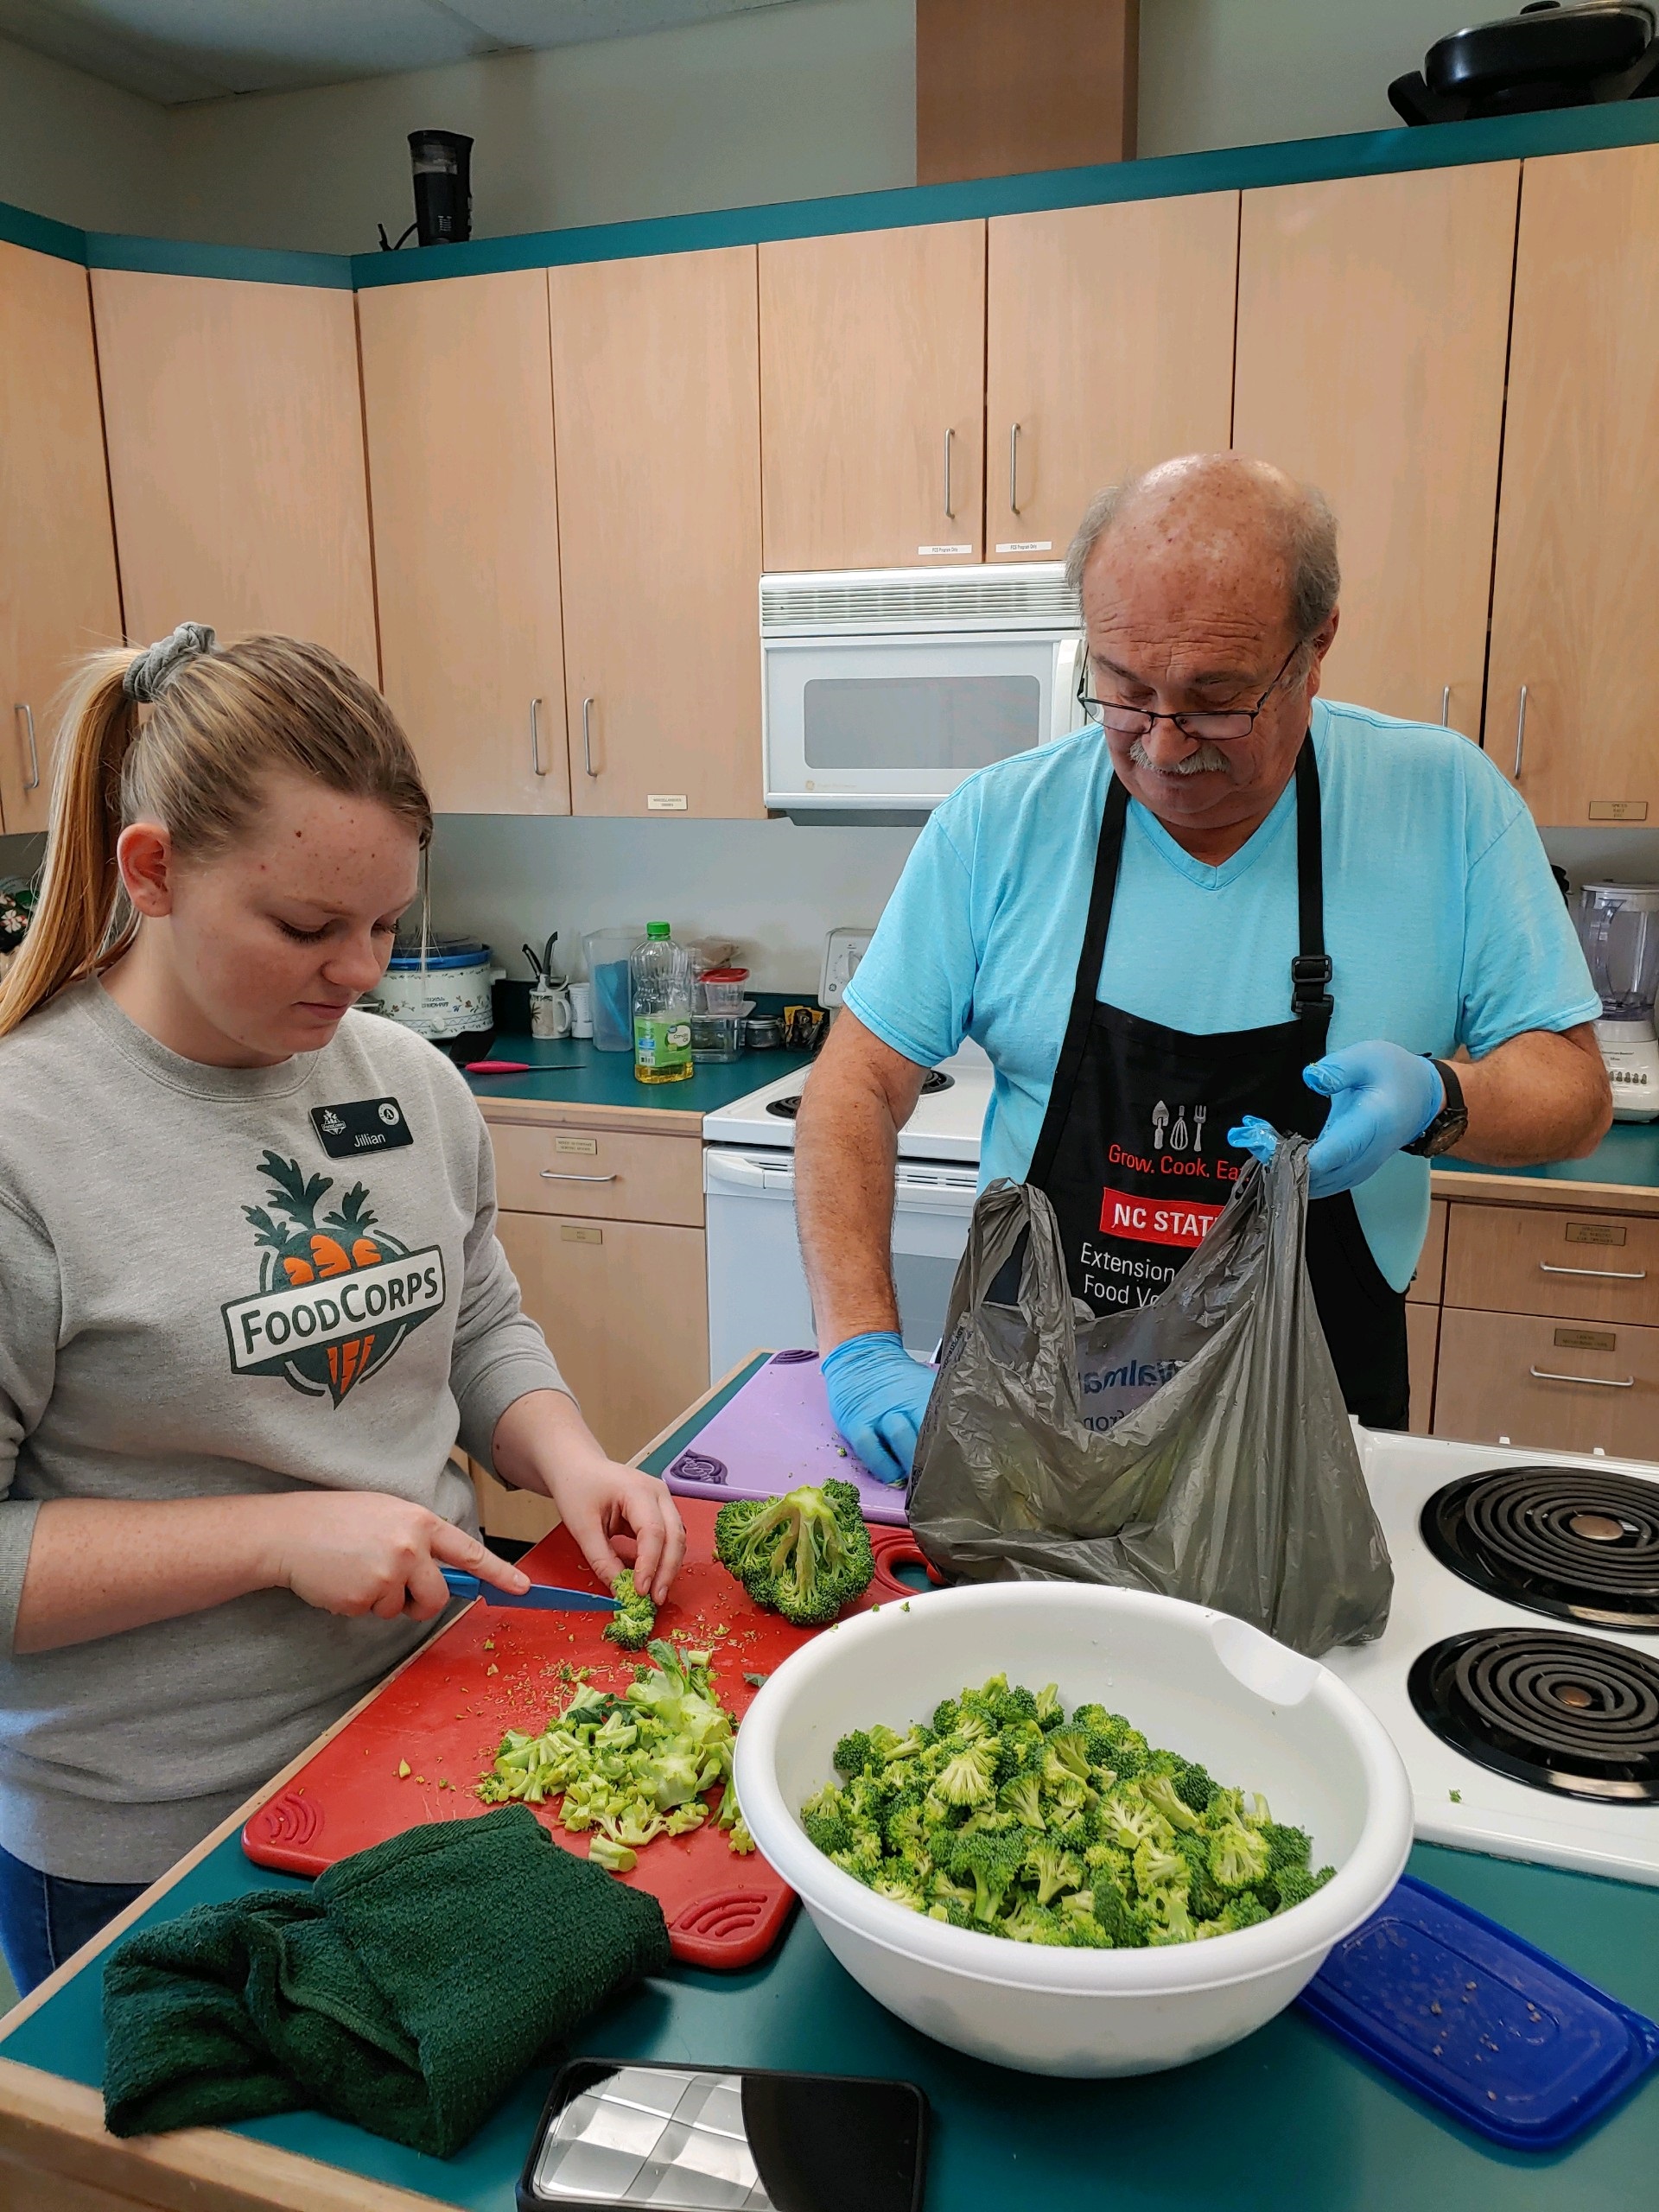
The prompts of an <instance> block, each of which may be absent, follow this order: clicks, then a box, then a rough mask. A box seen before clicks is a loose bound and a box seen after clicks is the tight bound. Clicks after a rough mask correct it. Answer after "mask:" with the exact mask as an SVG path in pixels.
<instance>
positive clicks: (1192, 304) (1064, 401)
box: [985, 192, 1238, 561]
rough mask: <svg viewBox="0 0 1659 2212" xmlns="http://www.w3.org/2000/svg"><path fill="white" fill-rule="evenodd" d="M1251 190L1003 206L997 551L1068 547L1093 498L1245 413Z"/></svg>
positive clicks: (993, 479) (994, 274) (996, 305)
mask: <svg viewBox="0 0 1659 2212" xmlns="http://www.w3.org/2000/svg"><path fill="white" fill-rule="evenodd" d="M1237 257H1238V194H1236V192H1213V193H1201V194H1193V195H1192V196H1191V197H1189V198H1185V199H1179V200H1130V201H1124V202H1122V204H1120V205H1118V206H1116V207H1066V208H1061V209H1058V210H1056V211H1054V212H1053V213H1043V214H1033V215H999V216H996V217H995V218H994V219H993V220H992V222H991V224H990V226H989V248H988V270H987V279H986V384H987V401H986V440H987V451H986V470H985V493H986V497H985V519H986V546H985V552H986V557H987V558H988V560H992V561H1007V560H1020V559H1028V560H1041V561H1046V560H1058V559H1060V558H1062V557H1063V556H1064V555H1065V550H1066V547H1067V546H1068V544H1069V543H1071V536H1072V533H1073V532H1074V531H1075V530H1076V529H1077V524H1078V522H1079V521H1080V519H1081V518H1082V515H1083V511H1084V507H1086V506H1087V505H1088V504H1089V501H1090V499H1092V498H1093V496H1094V494H1095V493H1096V492H1098V491H1099V490H1101V488H1102V487H1103V486H1105V485H1107V484H1109V483H1111V482H1113V481H1114V480H1116V478H1118V477H1120V476H1123V475H1126V474H1128V472H1129V471H1130V470H1132V469H1136V468H1145V467H1150V465H1151V464H1152V463H1153V462H1154V461H1166V460H1168V459H1169V458H1170V457H1171V456H1172V455H1173V454H1183V453H1207V452H1215V451H1217V450H1219V449H1221V448H1224V447H1225V446H1226V445H1227V443H1228V439H1229V434H1230V431H1229V426H1230V423H1231V420H1232V358H1233V298H1234V291H1235V285H1236V274H1237Z"/></svg>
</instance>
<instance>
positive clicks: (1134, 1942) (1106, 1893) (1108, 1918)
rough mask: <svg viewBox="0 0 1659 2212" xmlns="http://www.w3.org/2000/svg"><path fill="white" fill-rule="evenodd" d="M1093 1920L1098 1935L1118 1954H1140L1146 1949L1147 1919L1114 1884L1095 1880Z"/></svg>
mask: <svg viewBox="0 0 1659 2212" xmlns="http://www.w3.org/2000/svg"><path fill="white" fill-rule="evenodd" d="M1094 1895H1095V1919H1096V1922H1097V1923H1098V1924H1099V1927H1100V1930H1101V1933H1102V1934H1103V1936H1108V1937H1109V1939H1110V1941H1111V1942H1112V1945H1113V1947H1114V1948H1116V1949H1117V1950H1120V1951H1141V1950H1144V1949H1145V1948H1146V1946H1147V1916H1146V1914H1145V1913H1144V1912H1143V1911H1142V1910H1141V1909H1140V1908H1139V1907H1138V1906H1136V1905H1134V1904H1130V1902H1129V1899H1128V1896H1127V1895H1126V1894H1125V1892H1124V1891H1122V1889H1120V1888H1119V1886H1118V1885H1117V1884H1116V1882H1109V1881H1104V1880H1101V1879H1098V1878H1097V1879H1096V1883H1095V1885H1094Z"/></svg>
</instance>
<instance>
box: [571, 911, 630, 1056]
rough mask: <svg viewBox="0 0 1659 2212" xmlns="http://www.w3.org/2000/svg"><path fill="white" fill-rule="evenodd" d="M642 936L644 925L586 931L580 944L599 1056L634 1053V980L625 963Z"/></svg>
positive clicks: (626, 925) (626, 923) (627, 925)
mask: <svg viewBox="0 0 1659 2212" xmlns="http://www.w3.org/2000/svg"><path fill="white" fill-rule="evenodd" d="M644 935H645V924H644V923H643V922H625V923H623V924H622V925H620V927H619V928H616V929H608V930H589V931H588V934H587V936H586V937H584V938H583V939H582V950H583V952H584V953H585V954H586V956H587V960H588V977H589V980H590V981H591V982H592V984H593V991H594V1045H595V1046H597V1048H598V1049H599V1051H601V1052H632V1050H633V979H632V975H631V974H630V972H629V969H628V961H629V957H630V956H631V955H632V951H633V948H634V946H635V945H636V944H639V940H640V938H642V937H644Z"/></svg>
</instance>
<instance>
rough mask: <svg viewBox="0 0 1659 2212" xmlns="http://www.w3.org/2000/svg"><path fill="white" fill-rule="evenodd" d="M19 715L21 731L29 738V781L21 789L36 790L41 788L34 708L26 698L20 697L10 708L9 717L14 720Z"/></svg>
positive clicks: (39, 757)
mask: <svg viewBox="0 0 1659 2212" xmlns="http://www.w3.org/2000/svg"><path fill="white" fill-rule="evenodd" d="M18 715H22V718H23V731H24V734H25V735H26V736H27V737H28V739H29V781H28V782H27V783H26V784H25V785H23V789H24V790H25V791H39V789H40V788H41V756H40V753H39V752H38V751H37V750H36V749H35V709H34V708H33V707H31V706H30V705H29V702H28V701H27V700H26V699H20V700H19V701H18V702H17V704H16V706H15V707H14V708H13V709H12V710H11V718H12V720H13V721H16V719H17V717H18Z"/></svg>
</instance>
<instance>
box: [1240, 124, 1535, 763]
mask: <svg viewBox="0 0 1659 2212" xmlns="http://www.w3.org/2000/svg"><path fill="white" fill-rule="evenodd" d="M1518 179H1519V164H1518V163H1516V162H1492V163H1490V164H1483V165H1481V166H1478V167H1471V168H1450V169H1431V170H1418V171H1416V172H1414V173H1410V174H1407V175H1398V176H1376V177H1351V178H1342V179H1338V180H1337V181H1332V182H1325V183H1319V184H1298V185H1284V186H1276V187H1274V188H1270V189H1267V190H1262V191H1259V192H1246V193H1245V194H1244V195H1243V212H1242V216H1241V224H1240V232H1239V257H1238V353H1237V370H1236V397H1235V406H1234V414H1233V435H1232V442H1233V444H1234V445H1235V446H1236V448H1238V450H1239V451H1240V452H1241V453H1245V454H1252V455H1255V457H1257V458H1259V459H1261V460H1263V461H1274V462H1276V463H1277V464H1278V465H1279V466H1280V467H1282V468H1286V469H1288V470H1289V471H1290V473H1291V474H1292V475H1294V476H1297V477H1300V478H1301V479H1303V480H1306V481H1308V482H1311V483H1313V484H1317V485H1318V486H1319V488H1320V490H1321V491H1323V492H1324V493H1325V495H1326V497H1327V498H1328V499H1329V500H1330V502H1331V505H1332V507H1333V509H1334V510H1335V512H1336V516H1337V521H1338V529H1339V532H1340V539H1339V542H1340V547H1341V556H1342V571H1343V588H1342V626H1341V628H1340V630H1339V632H1338V637H1337V641H1336V644H1335V645H1334V646H1333V647H1332V652H1331V655H1330V658H1329V659H1328V660H1327V662H1326V664H1325V677H1324V688H1325V690H1327V691H1328V692H1330V693H1332V695H1333V696H1337V697H1338V698H1343V699H1351V700H1353V701H1355V702H1357V704H1359V705H1362V706H1367V707H1374V708H1376V709H1379V710H1380V711H1381V712H1383V713H1385V714H1391V715H1407V716H1409V717H1411V718H1413V719H1415V720H1418V721H1442V720H1445V721H1449V722H1450V723H1451V725H1452V727H1453V728H1457V729H1460V730H1462V731H1463V732H1464V734H1465V736H1468V737H1478V735H1479V734H1480V706H1481V685H1482V677H1483V672H1484V664H1485V651H1486V608H1487V597H1488V592H1489V588H1490V583H1491V561H1492V534H1493V529H1494V524H1495V518H1496V515H1497V486H1498V454H1499V444H1500V441H1501V438H1502V435H1503V374H1504V352H1505V346H1506V342H1507V338H1508V330H1509V311H1510V266H1511V263H1512V259H1513V252H1514V239H1515V222H1516V188H1517V183H1518ZM1508 496H1509V478H1508V469H1507V462H1506V467H1505V476H1504V497H1505V499H1506V500H1507V499H1508Z"/></svg>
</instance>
